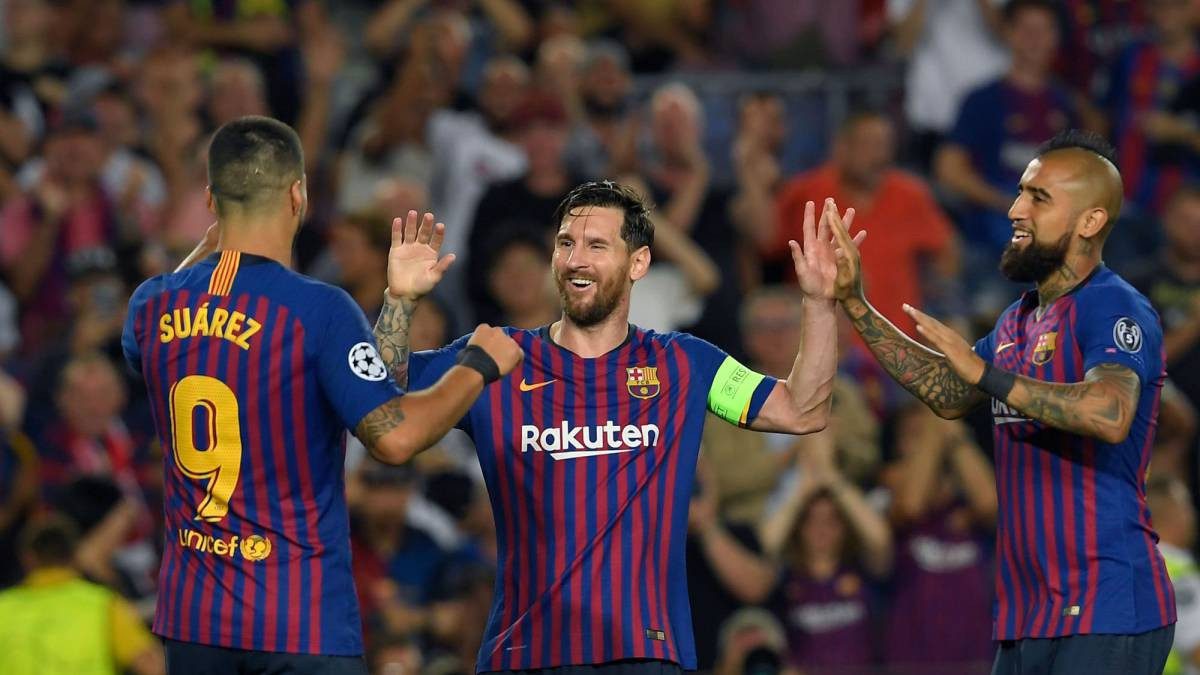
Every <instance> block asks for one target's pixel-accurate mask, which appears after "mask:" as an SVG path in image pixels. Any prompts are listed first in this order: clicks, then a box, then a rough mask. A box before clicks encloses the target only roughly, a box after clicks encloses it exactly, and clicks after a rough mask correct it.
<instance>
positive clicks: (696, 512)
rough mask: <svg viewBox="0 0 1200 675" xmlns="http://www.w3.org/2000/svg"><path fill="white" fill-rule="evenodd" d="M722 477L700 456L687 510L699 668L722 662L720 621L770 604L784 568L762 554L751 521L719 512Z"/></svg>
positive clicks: (690, 589)
mask: <svg viewBox="0 0 1200 675" xmlns="http://www.w3.org/2000/svg"><path fill="white" fill-rule="evenodd" d="M721 480H722V477H721V476H720V474H719V473H718V472H717V470H716V467H715V466H713V465H712V464H710V463H708V462H707V461H706V459H705V458H704V457H703V456H701V458H700V460H699V461H698V462H697V464H696V483H695V487H694V488H693V489H692V498H691V504H690V508H689V509H688V538H687V553H686V555H687V570H688V595H689V599H690V601H691V607H692V631H693V634H694V635H695V639H696V668H697V669H698V670H701V671H707V670H711V669H712V668H713V666H714V665H715V664H716V662H717V657H718V639H717V638H718V636H719V634H720V630H721V624H723V623H724V622H725V620H726V619H727V618H729V617H730V616H731V615H733V614H734V613H735V612H737V610H738V609H739V608H741V607H742V606H744V605H759V604H762V603H763V602H765V601H766V600H767V598H768V596H769V594H770V593H771V591H773V590H774V589H775V586H776V584H777V582H778V579H779V568H778V566H777V565H776V564H775V562H774V561H773V560H771V559H769V558H768V557H767V556H765V555H763V550H762V545H761V544H760V543H759V541H758V534H757V533H756V532H755V531H754V527H753V526H752V525H751V524H749V523H733V522H729V521H727V520H726V519H725V517H724V516H723V515H722V514H721V512H720V510H719V508H718V507H719V506H720V495H721V488H720V483H721Z"/></svg>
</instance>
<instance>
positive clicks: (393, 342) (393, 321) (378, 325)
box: [375, 294, 417, 387]
mask: <svg viewBox="0 0 1200 675" xmlns="http://www.w3.org/2000/svg"><path fill="white" fill-rule="evenodd" d="M416 308H417V303H416V302H414V301H412V300H408V299H399V300H397V299H394V298H392V296H391V295H386V294H385V296H384V301H383V309H381V310H379V320H378V321H376V322H375V341H376V342H378V343H379V355H380V357H381V358H383V362H384V363H386V364H387V367H388V369H389V370H391V371H392V375H394V376H395V378H396V384H398V385H400V386H401V387H408V355H409V348H408V325H409V323H410V322H411V321H412V315H413V311H414V310H415V309H416Z"/></svg>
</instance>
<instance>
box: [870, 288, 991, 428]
mask: <svg viewBox="0 0 1200 675" xmlns="http://www.w3.org/2000/svg"><path fill="white" fill-rule="evenodd" d="M846 311H847V313H848V314H849V315H850V320H851V322H852V323H853V324H854V329H855V330H857V331H858V333H859V335H861V336H862V338H863V341H864V342H866V343H867V346H868V347H870V348H871V352H872V353H873V354H875V359H876V360H877V361H879V364H880V365H882V366H883V368H884V370H887V372H888V374H889V375H891V376H892V377H893V378H894V379H895V380H896V381H897V382H899V383H900V384H901V385H903V386H904V388H905V389H907V390H908V391H909V392H911V393H912V394H913V395H914V396H916V397H917V398H919V399H921V400H922V401H923V402H924V403H925V405H927V406H929V407H930V408H932V409H933V410H934V412H937V413H939V414H942V415H950V416H957V415H961V414H963V413H966V412H967V411H969V410H971V409H972V408H974V407H975V406H977V405H979V404H980V403H982V402H983V401H984V400H985V398H986V395H985V394H984V393H983V392H981V391H979V390H978V389H976V388H975V387H974V386H973V385H971V384H969V383H968V382H966V381H964V380H963V379H962V378H960V377H959V376H958V375H956V374H955V373H954V370H953V369H952V368H951V367H950V364H949V363H948V362H947V361H946V359H945V357H943V356H942V355H940V354H938V353H937V352H934V351H932V350H929V349H926V348H925V347H922V346H921V345H920V344H918V343H917V342H916V341H914V340H913V339H911V338H909V337H908V336H907V335H905V334H904V333H902V332H900V329H898V328H896V327H895V326H893V325H892V324H891V322H889V321H888V320H887V319H885V318H884V317H883V316H882V315H880V314H879V312H877V311H876V310H875V309H874V308H873V307H871V306H870V305H868V304H867V303H866V302H863V301H861V300H854V301H850V302H847V303H846Z"/></svg>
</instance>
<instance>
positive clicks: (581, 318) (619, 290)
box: [554, 266, 629, 327]
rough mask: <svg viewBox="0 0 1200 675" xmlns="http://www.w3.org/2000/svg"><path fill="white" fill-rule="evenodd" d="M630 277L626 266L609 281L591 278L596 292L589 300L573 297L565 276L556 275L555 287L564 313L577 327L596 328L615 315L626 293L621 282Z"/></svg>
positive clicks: (569, 283)
mask: <svg viewBox="0 0 1200 675" xmlns="http://www.w3.org/2000/svg"><path fill="white" fill-rule="evenodd" d="M628 276H629V267H628V266H625V267H623V268H622V269H621V270H620V271H618V273H617V274H615V275H613V276H612V278H610V279H608V280H603V279H596V278H594V277H591V278H592V285H593V286H594V287H595V289H596V292H595V293H594V294H593V296H592V298H591V299H590V300H589V299H583V298H576V297H573V296H572V295H571V291H570V288H568V287H569V286H570V285H571V282H569V281H567V279H566V277H565V276H563V275H560V274H555V275H554V285H555V286H557V287H558V297H559V299H560V300H561V301H562V308H563V313H564V314H566V315H567V318H568V319H570V320H571V322H572V323H574V324H575V325H577V326H583V327H589V326H595V325H596V324H598V323H600V322H601V321H604V320H605V319H607V318H608V317H609V316H610V315H611V314H612V313H613V310H615V309H616V308H617V305H619V304H621V298H622V296H623V295H624V293H625V289H624V287H623V284H622V283H621V280H622V279H626V278H628Z"/></svg>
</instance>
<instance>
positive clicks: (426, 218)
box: [417, 213, 434, 244]
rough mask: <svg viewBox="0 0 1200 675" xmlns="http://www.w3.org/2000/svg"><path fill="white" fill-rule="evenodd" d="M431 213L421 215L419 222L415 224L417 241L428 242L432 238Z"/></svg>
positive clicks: (419, 242) (420, 242)
mask: <svg viewBox="0 0 1200 675" xmlns="http://www.w3.org/2000/svg"><path fill="white" fill-rule="evenodd" d="M433 230H434V227H433V214H432V213H426V214H425V215H423V216H421V222H420V224H419V225H417V243H418V244H428V243H429V242H430V240H431V239H433Z"/></svg>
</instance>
